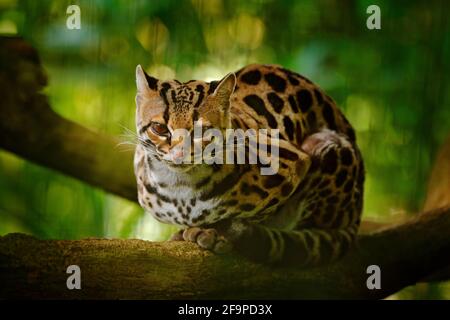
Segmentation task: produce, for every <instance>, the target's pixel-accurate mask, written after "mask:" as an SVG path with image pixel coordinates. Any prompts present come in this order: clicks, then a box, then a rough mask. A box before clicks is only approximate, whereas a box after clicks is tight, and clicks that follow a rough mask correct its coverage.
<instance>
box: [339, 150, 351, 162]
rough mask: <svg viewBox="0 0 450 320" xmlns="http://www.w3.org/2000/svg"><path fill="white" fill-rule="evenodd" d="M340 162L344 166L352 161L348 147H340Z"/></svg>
mask: <svg viewBox="0 0 450 320" xmlns="http://www.w3.org/2000/svg"><path fill="white" fill-rule="evenodd" d="M340 156H341V161H342V164H343V165H345V166H349V165H351V164H352V162H353V156H352V152H351V151H350V149H349V148H342V149H341V151H340Z"/></svg>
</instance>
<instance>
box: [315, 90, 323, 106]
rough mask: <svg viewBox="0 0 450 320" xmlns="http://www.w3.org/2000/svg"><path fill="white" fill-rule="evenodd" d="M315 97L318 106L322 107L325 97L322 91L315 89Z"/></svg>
mask: <svg viewBox="0 0 450 320" xmlns="http://www.w3.org/2000/svg"><path fill="white" fill-rule="evenodd" d="M314 95H315V96H316V100H317V104H318V105H322V103H323V96H322V94H321V93H320V91H319V90H318V89H314Z"/></svg>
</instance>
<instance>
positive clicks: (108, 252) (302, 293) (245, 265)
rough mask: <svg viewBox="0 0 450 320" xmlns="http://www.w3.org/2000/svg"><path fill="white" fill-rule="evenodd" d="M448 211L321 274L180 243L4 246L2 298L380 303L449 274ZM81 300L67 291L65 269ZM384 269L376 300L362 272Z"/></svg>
mask: <svg viewBox="0 0 450 320" xmlns="http://www.w3.org/2000/svg"><path fill="white" fill-rule="evenodd" d="M448 230H450V208H446V209H440V210H436V211H434V212H430V213H428V214H426V215H420V216H418V217H416V218H414V219H412V220H411V221H409V222H407V223H405V224H403V225H400V226H397V227H392V228H388V229H386V230H383V231H379V232H376V233H374V234H371V235H365V236H360V238H359V247H358V248H357V249H356V250H353V251H352V252H351V253H350V254H349V255H348V256H346V257H345V258H344V259H343V260H341V261H339V262H337V263H335V264H332V265H328V266H325V267H321V268H313V269H305V270H300V269H292V268H290V269H285V268H282V269H278V268H270V267H267V266H263V265H257V264H254V263H251V262H249V261H246V260H244V259H242V258H239V257H235V256H226V257H225V256H217V255H213V254H211V253H209V252H207V251H203V250H201V249H199V248H198V247H197V246H195V245H193V244H190V243H185V242H163V243H156V242H148V241H142V240H103V239H88V240H78V241H68V240H37V239H35V238H33V237H30V236H25V235H20V234H10V235H7V236H5V237H0V270H1V272H0V283H2V286H1V287H0V298H91V299H104V298H108V299H150V298H153V299H161V298H166V299H186V298H208V299H229V298H238V299H239V298H247V299H251V298H258V299H281V298H302V299H308V298H332V299H336V298H343V299H350V298H357V299H363V298H370V299H379V298H384V297H386V296H388V295H390V294H392V293H394V292H397V291H398V290H400V289H401V288H404V287H406V286H408V285H412V284H414V283H416V282H417V281H418V280H420V279H422V278H424V277H425V276H427V275H429V274H430V273H432V272H434V271H437V270H439V269H441V268H443V267H445V266H448V265H449V264H450V255H449V254H448V253H449V252H450V238H449V237H448ZM72 264H75V265H78V266H80V268H81V279H82V280H81V281H82V284H81V286H82V289H81V290H68V289H67V288H66V279H67V277H68V276H69V275H67V274H66V269H67V267H68V266H69V265H72ZM372 264H376V265H378V266H380V268H381V279H382V281H381V286H382V288H381V290H368V289H367V287H366V280H367V277H368V275H367V274H366V269H367V267H368V266H369V265H372Z"/></svg>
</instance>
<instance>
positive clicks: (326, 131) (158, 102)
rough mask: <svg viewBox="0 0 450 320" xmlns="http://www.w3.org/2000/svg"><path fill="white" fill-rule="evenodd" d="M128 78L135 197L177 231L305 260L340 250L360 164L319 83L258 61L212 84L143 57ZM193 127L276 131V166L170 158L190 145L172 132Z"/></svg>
mask: <svg viewBox="0 0 450 320" xmlns="http://www.w3.org/2000/svg"><path fill="white" fill-rule="evenodd" d="M136 78H137V79H136V80H137V96H136V106H137V109H136V126H137V134H138V137H139V141H140V143H139V144H138V146H137V148H136V153H135V164H134V166H135V174H136V177H137V185H138V194H139V203H140V204H141V206H142V207H143V208H144V209H145V210H146V211H148V212H149V213H151V214H152V215H153V216H154V217H155V218H156V219H157V220H159V221H161V222H165V223H169V224H175V225H178V226H180V227H182V228H183V229H182V230H181V231H180V232H179V233H177V234H176V235H174V237H173V239H175V240H186V241H193V242H196V243H197V244H198V245H199V246H200V247H202V248H205V249H209V250H211V251H214V252H218V253H220V252H225V251H228V250H230V249H232V250H235V251H236V252H239V253H241V254H243V255H244V256H246V257H248V258H251V259H253V260H256V261H261V262H270V263H278V264H296V265H304V266H310V265H318V264H322V263H326V262H329V261H333V260H336V259H338V258H339V257H341V256H342V255H344V254H345V253H346V252H347V251H348V249H349V247H350V246H351V245H352V244H353V243H354V241H355V237H356V233H357V230H358V226H359V223H360V215H361V210H362V197H363V182H364V166H363V161H362V158H361V154H360V152H359V150H358V147H357V145H356V138H355V133H354V130H353V129H352V127H351V125H350V124H349V122H348V121H347V119H346V118H345V117H344V115H343V114H342V113H341V111H340V110H339V109H338V108H337V107H336V104H335V103H334V101H333V100H332V99H331V98H330V97H329V96H328V95H326V94H325V93H324V92H323V91H322V90H321V89H320V88H319V87H318V86H316V85H315V84H313V83H312V82H311V81H310V80H308V79H307V78H305V77H303V76H301V75H299V74H297V73H295V72H292V71H289V70H286V69H284V68H282V67H279V66H275V65H257V64H253V65H249V66H246V67H244V68H242V69H240V70H239V71H237V72H236V73H230V74H228V75H227V76H226V77H224V78H223V79H222V80H220V81H212V82H209V83H208V82H204V81H197V80H191V81H188V82H185V83H181V82H179V81H177V80H172V81H160V80H158V79H156V78H153V77H151V76H149V75H147V74H146V73H145V72H144V71H143V70H142V68H141V67H140V66H138V67H137V69H136ZM198 125H201V126H203V127H206V128H216V129H218V130H221V131H224V130H225V129H227V128H228V129H229V128H234V129H238V128H241V129H243V130H247V129H255V130H258V129H279V132H280V140H279V156H278V160H279V164H280V165H279V169H278V171H277V172H276V173H275V174H273V175H261V173H260V170H259V169H260V167H261V164H259V163H258V164H248V163H247V164H210V165H208V164H206V163H201V164H176V162H175V160H176V159H177V158H180V157H187V156H191V154H189V155H186V154H185V153H186V152H185V153H183V151H182V149H180V145H181V143H182V142H183V141H182V140H183V139H178V138H177V139H174V137H173V136H172V134H173V132H174V131H175V130H176V129H180V128H182V129H186V130H187V131H188V132H192V130H193V129H194V128H195V127H196V126H198ZM184 139H193V137H185V138H184ZM236 143H237V144H238V143H239V142H238V141H236ZM205 145H207V144H206V143H203V142H202V146H203V147H205ZM245 150H247V151H248V150H249V149H248V148H246V149H245Z"/></svg>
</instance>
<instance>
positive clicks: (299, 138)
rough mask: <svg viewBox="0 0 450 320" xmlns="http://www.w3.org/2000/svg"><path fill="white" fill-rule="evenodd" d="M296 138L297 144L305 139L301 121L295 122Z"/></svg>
mask: <svg viewBox="0 0 450 320" xmlns="http://www.w3.org/2000/svg"><path fill="white" fill-rule="evenodd" d="M295 127H296V128H295V138H296V139H297V143H300V142H301V141H302V138H303V131H302V126H301V124H300V121H296V122H295Z"/></svg>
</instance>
